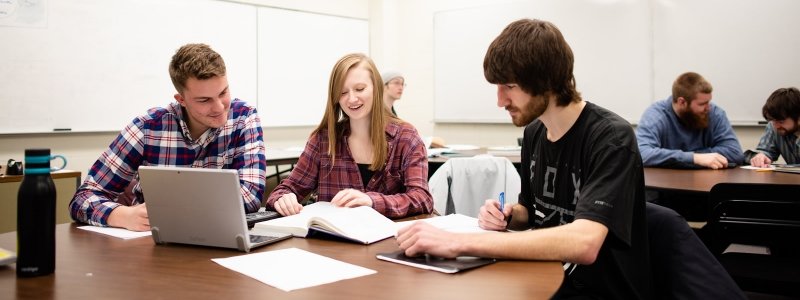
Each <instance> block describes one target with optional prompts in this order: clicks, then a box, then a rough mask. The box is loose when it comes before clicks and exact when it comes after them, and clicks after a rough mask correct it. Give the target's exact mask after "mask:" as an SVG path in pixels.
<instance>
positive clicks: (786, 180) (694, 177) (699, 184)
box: [644, 168, 800, 193]
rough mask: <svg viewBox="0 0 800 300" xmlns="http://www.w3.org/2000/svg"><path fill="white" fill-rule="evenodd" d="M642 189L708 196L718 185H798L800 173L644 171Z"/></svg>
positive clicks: (653, 169) (658, 169) (734, 169)
mask: <svg viewBox="0 0 800 300" xmlns="http://www.w3.org/2000/svg"><path fill="white" fill-rule="evenodd" d="M644 182H645V187H647V188H648V189H654V190H663V191H682V192H697V193H708V192H710V191H711V188H712V187H714V185H716V184H717V183H723V182H726V183H774V184H800V174H790V173H782V172H757V171H755V170H748V169H742V168H733V169H722V170H711V169H700V170H679V169H663V168H644Z"/></svg>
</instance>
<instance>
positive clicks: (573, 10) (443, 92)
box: [434, 0, 653, 123]
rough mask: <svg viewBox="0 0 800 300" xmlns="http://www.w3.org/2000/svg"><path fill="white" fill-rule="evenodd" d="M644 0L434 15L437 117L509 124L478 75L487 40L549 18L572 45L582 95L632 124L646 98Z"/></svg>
mask: <svg viewBox="0 0 800 300" xmlns="http://www.w3.org/2000/svg"><path fill="white" fill-rule="evenodd" d="M649 11H650V5H649V3H648V1H591V0H543V1H528V2H521V3H510V4H502V5H492V6H487V7H476V8H470V9H462V10H452V11H443V12H439V13H436V14H435V15H434V72H435V74H434V81H435V91H434V102H435V104H434V110H435V113H434V118H435V121H436V122H484V123H510V122H511V119H510V118H509V116H508V114H507V112H506V111H505V110H503V109H501V108H498V107H497V105H496V104H497V97H496V88H495V87H494V86H493V85H490V84H489V83H487V82H486V79H485V78H484V76H483V59H484V55H485V54H486V50H487V48H488V47H489V44H490V43H491V42H492V41H493V40H494V38H495V37H497V35H499V34H500V32H501V31H502V30H503V28H505V27H506V25H508V24H509V23H511V22H512V21H515V20H518V19H521V18H535V19H542V20H546V21H550V22H552V23H554V24H555V25H556V26H557V27H558V28H559V29H560V30H561V32H562V34H563V35H564V38H565V39H566V40H567V43H569V45H570V46H571V47H572V51H573V53H574V55H575V70H574V74H575V78H576V82H577V88H578V91H580V92H581V94H582V97H583V99H584V100H588V101H590V102H593V103H595V104H598V105H600V106H603V107H605V108H608V109H610V110H612V111H614V112H616V113H617V114H619V115H621V116H622V117H624V118H625V119H627V120H631V121H634V122H635V121H636V120H638V118H639V117H640V114H641V112H642V111H644V109H645V108H646V107H647V106H648V105H649V104H650V102H651V101H650V99H651V97H652V73H653V71H652V62H651V61H652V56H651V51H650V49H651V45H652V34H651V29H650V28H651V26H650V18H649V15H650V12H649Z"/></svg>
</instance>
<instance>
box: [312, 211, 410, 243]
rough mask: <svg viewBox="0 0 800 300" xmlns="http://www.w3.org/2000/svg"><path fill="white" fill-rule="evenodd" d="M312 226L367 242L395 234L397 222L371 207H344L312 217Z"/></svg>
mask: <svg viewBox="0 0 800 300" xmlns="http://www.w3.org/2000/svg"><path fill="white" fill-rule="evenodd" d="M311 227H314V228H320V229H321V230H322V231H324V232H327V233H331V234H335V235H341V236H343V237H346V238H350V239H353V240H357V241H360V242H362V243H365V244H370V243H374V242H377V241H380V240H383V239H385V238H388V237H391V236H394V234H395V233H396V232H397V231H396V225H395V223H394V222H393V221H392V220H390V219H389V218H387V217H386V216H384V215H382V214H381V213H379V212H377V211H375V210H374V209H372V208H371V207H367V206H359V207H354V208H343V209H340V210H337V211H335V212H332V213H330V214H327V215H320V216H315V217H313V218H312V219H311Z"/></svg>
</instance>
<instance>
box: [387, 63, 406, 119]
mask: <svg viewBox="0 0 800 300" xmlns="http://www.w3.org/2000/svg"><path fill="white" fill-rule="evenodd" d="M381 78H383V91H384V92H383V103H385V104H386V108H388V109H389V110H391V111H392V114H394V115H395V116H397V112H396V111H395V110H394V102H395V101H397V100H400V97H402V96H403V89H404V88H405V87H406V80H405V78H403V74H400V72H397V71H385V72H383V73H382V74H381Z"/></svg>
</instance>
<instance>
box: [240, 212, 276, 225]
mask: <svg viewBox="0 0 800 300" xmlns="http://www.w3.org/2000/svg"><path fill="white" fill-rule="evenodd" d="M245 216H246V217H247V228H253V226H254V225H255V224H256V223H258V222H263V221H266V220H272V219H275V218H279V217H280V216H281V215H280V214H279V213H278V212H276V211H271V210H267V211H257V212H253V213H249V214H245Z"/></svg>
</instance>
